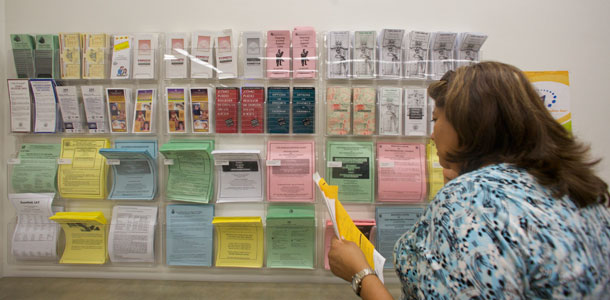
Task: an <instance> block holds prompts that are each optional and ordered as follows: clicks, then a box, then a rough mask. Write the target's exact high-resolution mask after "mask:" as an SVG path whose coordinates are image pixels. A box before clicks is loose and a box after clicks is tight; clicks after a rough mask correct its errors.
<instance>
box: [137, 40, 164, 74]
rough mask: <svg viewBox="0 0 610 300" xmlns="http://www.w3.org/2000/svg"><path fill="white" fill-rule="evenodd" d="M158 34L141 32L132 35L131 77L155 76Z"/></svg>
mask: <svg viewBox="0 0 610 300" xmlns="http://www.w3.org/2000/svg"><path fill="white" fill-rule="evenodd" d="M158 45H159V43H158V36H157V34H155V33H141V34H136V35H134V41H133V48H134V50H133V56H134V59H133V72H132V74H133V78H135V79H153V78H155V66H156V63H157V62H156V60H155V56H156V55H157V46H158Z"/></svg>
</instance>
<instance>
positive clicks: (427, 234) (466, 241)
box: [394, 164, 610, 299]
mask: <svg viewBox="0 0 610 300" xmlns="http://www.w3.org/2000/svg"><path fill="white" fill-rule="evenodd" d="M394 250H395V251H394V263H395V266H396V271H397V273H398V276H399V278H400V280H401V282H402V287H403V295H402V296H403V299H550V298H553V299H582V298H589V299H610V213H609V210H608V209H607V208H606V207H604V206H603V205H591V206H587V207H585V208H581V209H579V208H578V207H577V206H575V205H574V203H572V201H570V200H569V199H568V198H567V197H564V198H563V199H556V198H554V197H553V196H552V193H551V190H550V189H548V188H546V187H544V186H542V185H540V184H538V183H537V182H536V180H535V178H534V177H533V176H532V175H530V174H529V173H527V171H525V170H523V169H520V168H517V167H515V166H512V165H509V164H498V165H491V166H486V167H483V168H481V169H479V170H476V171H473V172H470V173H466V174H463V175H461V176H459V177H458V178H456V179H454V180H452V181H450V182H449V183H447V184H446V185H445V186H444V187H443V188H442V189H441V190H440V191H439V192H438V194H437V195H436V197H435V198H434V200H433V201H432V202H431V203H430V204H429V206H428V207H427V208H426V210H425V212H424V215H423V216H422V217H421V218H420V219H419V220H418V222H417V223H416V224H415V226H414V227H413V228H412V229H411V230H409V231H408V232H406V233H405V234H404V235H403V236H402V237H401V238H400V239H399V240H398V241H397V243H396V245H395V249H394Z"/></svg>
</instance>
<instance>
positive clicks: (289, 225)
mask: <svg viewBox="0 0 610 300" xmlns="http://www.w3.org/2000/svg"><path fill="white" fill-rule="evenodd" d="M314 217H315V212H314V207H313V205H272V206H269V208H268V210H267V267H269V268H291V269H313V267H314V259H315V251H316V250H315V241H316V226H315V218H314Z"/></svg>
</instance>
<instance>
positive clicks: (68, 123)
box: [55, 86, 85, 133]
mask: <svg viewBox="0 0 610 300" xmlns="http://www.w3.org/2000/svg"><path fill="white" fill-rule="evenodd" d="M55 91H56V92H57V99H58V100H59V108H60V109H61V118H62V120H63V124H64V131H65V132H68V133H84V132H85V127H84V123H85V119H84V118H83V110H82V109H81V106H80V104H79V103H78V94H77V92H76V86H57V87H55Z"/></svg>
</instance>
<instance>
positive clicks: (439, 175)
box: [426, 141, 445, 200]
mask: <svg viewBox="0 0 610 300" xmlns="http://www.w3.org/2000/svg"><path fill="white" fill-rule="evenodd" d="M426 148H427V149H426V150H427V151H426V155H427V156H428V157H427V161H428V184H429V185H430V186H429V187H428V191H430V193H429V194H428V200H432V199H434V197H435V196H436V193H438V191H439V190H440V189H441V188H442V187H443V186H444V185H445V179H444V178H443V167H441V163H440V161H439V159H438V155H437V154H436V144H435V143H434V142H433V141H430V142H429V143H428V144H427V145H426Z"/></svg>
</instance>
